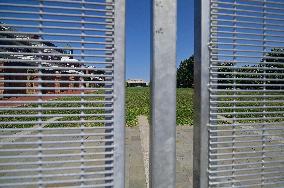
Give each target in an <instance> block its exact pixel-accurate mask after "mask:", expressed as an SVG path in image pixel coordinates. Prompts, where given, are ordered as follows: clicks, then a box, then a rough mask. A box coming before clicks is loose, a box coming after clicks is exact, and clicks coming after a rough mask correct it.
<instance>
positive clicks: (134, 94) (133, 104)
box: [126, 88, 193, 127]
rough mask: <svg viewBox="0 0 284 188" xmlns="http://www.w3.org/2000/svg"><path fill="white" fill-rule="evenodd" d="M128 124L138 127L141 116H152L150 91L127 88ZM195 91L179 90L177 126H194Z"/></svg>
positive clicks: (147, 89)
mask: <svg viewBox="0 0 284 188" xmlns="http://www.w3.org/2000/svg"><path fill="white" fill-rule="evenodd" d="M126 91H127V92H126V124H127V125H128V126H130V127H132V126H136V125H137V117H138V116H139V115H145V116H148V119H149V115H150V89H149V88H127V90H126ZM192 96H193V90H192V89H177V125H192V124H193V104H192V102H193V100H192Z"/></svg>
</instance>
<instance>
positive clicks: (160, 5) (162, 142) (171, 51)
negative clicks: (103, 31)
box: [150, 0, 177, 188]
mask: <svg viewBox="0 0 284 188" xmlns="http://www.w3.org/2000/svg"><path fill="white" fill-rule="evenodd" d="M176 9H177V2H176V0H152V18H151V19H152V24H151V25H152V30H151V53H152V55H151V63H152V64H151V96H152V112H151V113H152V117H151V129H150V130H151V132H150V143H151V145H150V187H152V188H165V187H169V188H173V187H175V176H176V175H175V173H176V170H175V169H176V168H175V167H176V165H175V162H176V155H175V154H176V147H175V144H176V143H175V140H176V19H177V12H176V11H177V10H176Z"/></svg>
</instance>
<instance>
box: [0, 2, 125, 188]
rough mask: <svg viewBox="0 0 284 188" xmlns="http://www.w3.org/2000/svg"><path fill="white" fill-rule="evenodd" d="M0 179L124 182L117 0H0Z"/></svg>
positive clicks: (36, 183) (49, 183) (120, 5)
mask: <svg viewBox="0 0 284 188" xmlns="http://www.w3.org/2000/svg"><path fill="white" fill-rule="evenodd" d="M0 17H1V23H0V27H1V30H0V43H1V44H0V48H1V51H0V62H1V73H0V82H1V83H0V92H1V93H0V95H1V99H0V119H1V123H0V127H1V129H0V131H1V135H0V147H1V149H0V173H1V177H0V187H113V186H114V185H115V187H121V188H123V187H124V125H125V123H124V82H125V81H124V80H125V79H124V67H125V65H124V62H125V59H124V58H125V57H124V27H125V24H124V22H125V3H124V1H123V0H118V1H113V0H104V1H100V0H90V1H87V0H86V1H85V0H79V1H71V0H31V1H8V0H7V1H6V0H4V1H1V2H0Z"/></svg>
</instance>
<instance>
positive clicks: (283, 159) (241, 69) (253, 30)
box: [194, 0, 284, 187]
mask: <svg viewBox="0 0 284 188" xmlns="http://www.w3.org/2000/svg"><path fill="white" fill-rule="evenodd" d="M283 10H284V2H283V1H282V0H246V1H244V0H203V1H196V22H197V23H196V38H197V43H196V44H197V45H196V56H197V57H196V81H197V83H196V84H195V85H196V87H197V88H196V93H197V95H196V97H197V98H198V101H199V102H198V104H197V106H198V107H199V108H197V110H198V112H197V113H198V114H197V121H196V123H197V125H196V127H195V132H194V133H195V138H194V139H195V142H196V143H195V148H194V158H195V159H194V176H195V177H194V186H195V187H271V186H272V187H283V185H284V171H283V169H284V151H283V146H284V145H283V141H284V132H283V131H284V127H283V126H284V113H283V108H284V90H283V86H284V47H283V44H284V35H283V32H284V14H283ZM198 84H199V85H198Z"/></svg>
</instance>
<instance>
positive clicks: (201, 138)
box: [193, 0, 210, 188]
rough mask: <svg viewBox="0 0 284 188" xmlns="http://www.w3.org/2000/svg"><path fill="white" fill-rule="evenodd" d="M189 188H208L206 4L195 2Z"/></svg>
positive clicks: (207, 12) (208, 60)
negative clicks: (191, 157)
mask: <svg viewBox="0 0 284 188" xmlns="http://www.w3.org/2000/svg"><path fill="white" fill-rule="evenodd" d="M194 14H195V50H194V55H195V64H194V74H195V75H194V82H195V83H194V87H195V89H194V90H195V98H194V102H195V108H194V109H195V122H194V134H193V135H194V136H193V141H194V144H193V187H194V188H206V187H208V173H207V169H208V154H209V153H208V139H209V138H208V124H209V88H208V86H209V64H210V57H209V48H208V47H209V46H208V44H209V39H210V38H209V37H210V0H202V1H201V0H195V13H194Z"/></svg>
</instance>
